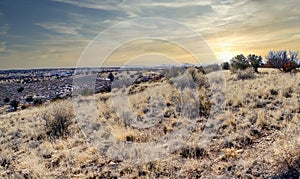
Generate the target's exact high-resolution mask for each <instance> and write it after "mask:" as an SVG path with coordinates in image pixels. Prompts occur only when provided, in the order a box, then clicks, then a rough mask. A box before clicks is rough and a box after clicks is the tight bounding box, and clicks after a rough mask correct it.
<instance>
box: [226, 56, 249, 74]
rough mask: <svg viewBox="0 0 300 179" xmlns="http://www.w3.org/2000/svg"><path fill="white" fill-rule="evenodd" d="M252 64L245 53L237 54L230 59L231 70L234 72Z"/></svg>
mask: <svg viewBox="0 0 300 179" xmlns="http://www.w3.org/2000/svg"><path fill="white" fill-rule="evenodd" d="M250 66H251V64H250V62H249V61H248V60H247V58H246V57H245V56H244V55H243V54H240V55H237V56H236V57H234V58H232V59H231V60H230V71H231V72H233V73H235V72H237V71H238V70H245V69H246V68H248V67H250Z"/></svg>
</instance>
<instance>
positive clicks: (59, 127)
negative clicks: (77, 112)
mask: <svg viewBox="0 0 300 179" xmlns="http://www.w3.org/2000/svg"><path fill="white" fill-rule="evenodd" d="M42 118H43V120H44V121H45V123H46V125H45V131H46V135H47V136H48V137H49V138H50V139H58V138H61V137H66V136H68V135H69V134H70V131H69V126H70V125H71V124H72V119H73V118H74V112H73V108H72V105H71V103H70V102H67V101H61V102H57V103H54V104H53V105H51V106H49V107H48V108H46V110H45V111H43V114H42Z"/></svg>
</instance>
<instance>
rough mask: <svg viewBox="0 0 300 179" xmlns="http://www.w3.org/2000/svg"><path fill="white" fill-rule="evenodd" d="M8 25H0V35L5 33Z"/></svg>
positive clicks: (8, 27)
mask: <svg viewBox="0 0 300 179" xmlns="http://www.w3.org/2000/svg"><path fill="white" fill-rule="evenodd" d="M9 29H10V26H9V25H8V24H3V25H0V35H7V33H8V31H9Z"/></svg>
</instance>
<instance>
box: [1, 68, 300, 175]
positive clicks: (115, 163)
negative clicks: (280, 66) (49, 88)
mask: <svg viewBox="0 0 300 179" xmlns="http://www.w3.org/2000/svg"><path fill="white" fill-rule="evenodd" d="M258 71H259V72H261V73H255V70H254V69H253V68H252V67H251V66H250V68H246V69H245V70H237V73H236V74H234V75H236V76H233V75H231V74H230V72H228V71H222V74H223V75H224V78H225V82H226V86H225V88H222V89H218V90H220V91H221V90H222V92H223V93H224V94H226V101H225V103H224V108H225V111H218V110H217V111H216V112H215V113H212V115H208V114H211V110H212V109H211V108H213V107H214V105H213V104H214V103H217V102H216V101H218V100H220V99H219V98H218V96H217V95H218V94H217V93H212V92H211V89H214V90H216V89H215V88H217V87H215V88H214V86H213V85H212V84H209V83H208V82H209V81H208V80H207V79H208V77H209V78H210V79H213V78H212V77H213V75H214V74H215V73H216V72H211V73H209V74H203V72H201V70H199V69H195V68H189V69H187V70H186V71H184V72H183V73H179V72H178V74H176V75H177V76H175V77H171V78H166V77H165V76H160V78H156V77H158V76H159V75H157V73H158V72H154V73H148V72H143V73H142V74H140V77H141V78H139V79H138V80H137V81H136V82H137V83H135V84H133V85H131V86H130V85H129V86H122V85H120V87H119V88H117V89H114V90H116V91H114V90H113V91H112V92H109V93H99V94H93V95H94V96H80V99H81V100H80V102H78V103H79V104H78V105H82V106H87V108H84V109H86V110H83V111H76V112H78V113H83V114H84V115H83V116H82V117H84V119H83V120H85V119H86V120H88V122H90V123H86V125H90V126H88V127H91V128H92V129H93V132H92V133H84V134H83V132H81V131H80V130H79V129H78V126H77V125H78V124H77V123H76V121H75V116H74V111H73V106H72V105H73V103H72V102H71V101H69V100H57V101H54V102H51V103H46V104H45V103H43V105H40V106H38V107H34V108H28V109H25V110H23V111H17V112H13V113H7V114H5V115H2V116H0V151H1V152H0V174H1V177H3V178H26V177H28V178H64V177H67V178H68V177H69V178H84V177H87V178H97V177H99V178H201V177H202V178H218V177H219V178H222V177H223V178H224V177H225V178H299V171H300V166H299V159H300V153H299V151H300V148H299V147H300V138H299V133H300V127H299V125H298V124H299V122H300V121H299V119H300V115H299V112H300V106H299V100H298V98H299V94H300V93H299V92H300V91H299V89H300V88H299V79H300V74H299V73H295V74H288V73H279V72H277V71H276V70H275V71H272V69H258ZM127 73H128V72H126V71H124V73H123V74H122V75H127V76H130V75H131V74H130V73H129V74H127ZM168 73H172V72H168ZM239 73H241V74H239ZM248 73H249V74H248ZM149 74H153V75H152V76H151V75H149ZM106 75H107V74H106ZM208 75H210V76H208ZM238 75H240V76H238ZM116 76H117V75H116ZM143 76H144V77H146V76H148V77H151V78H149V79H147V80H141V79H142V77H143ZM185 77H189V78H188V79H191V81H192V82H193V83H194V85H185V84H184V82H185V81H184V79H185ZM235 77H237V78H238V79H249V80H236V78H235ZM253 77H255V78H253ZM176 80H178V81H179V82H178V84H179V85H178V86H176ZM213 81H218V79H215V80H213ZM196 89H197V90H196ZM130 90H131V91H132V93H129V91H130ZM122 94H124V95H127V97H128V101H129V102H128V103H125V102H124V101H125V100H124V99H125V98H122ZM195 94H196V95H195ZM94 97H95V99H96V103H95V105H97V108H96V109H97V110H95V111H94V110H93V109H89V106H88V104H89V102H90V101H91V99H93V98H94ZM91 104H94V103H91ZM128 104H130V106H129V109H130V110H131V111H129V112H131V113H132V114H135V115H130V113H126V109H127V108H126V107H127V106H128ZM181 104H184V106H182V105H181ZM197 105H198V107H199V108H198V109H196V108H195V106H197ZM195 109H196V110H195ZM77 110H78V109H77ZM117 110H120V111H119V112H120V113H119V114H120V115H118V111H117ZM122 111H123V112H125V113H124V114H123V113H121V112H122ZM183 111H185V112H186V113H184V112H183ZM195 111H196V113H194V112H195ZM127 112H128V111H127ZM92 113H95V116H96V117H95V119H94V118H92V117H91V114H92ZM202 113H205V114H202ZM122 114H123V115H122ZM185 114H188V115H185ZM189 115H190V116H189ZM77 117H78V116H77ZM188 117H190V118H188ZM125 118H126V120H125ZM150 119H151V120H152V122H153V121H154V122H155V125H150V126H149V127H145V128H139V127H134V126H132V124H133V123H137V122H144V123H145V124H148V123H151V120H150ZM187 119H188V120H190V122H191V124H192V125H188V126H186V128H184V129H185V130H184V132H186V133H187V134H188V136H187V137H186V138H184V140H183V141H184V145H183V146H181V147H178V148H176V147H177V146H176V145H175V144H174V146H172V147H174V148H176V150H172V149H168V150H170V151H171V152H170V153H169V154H168V155H167V156H164V157H162V158H159V159H157V160H153V161H149V162H144V163H133V164H132V163H127V161H126V160H125V159H124V160H123V159H122V157H121V158H114V157H111V156H109V155H105V154H103V151H102V150H100V149H99V148H98V146H97V145H95V143H94V142H95V141H93V140H92V139H93V138H92V137H90V136H89V135H95V136H100V137H103V138H105V139H106V138H109V139H112V140H115V141H116V142H117V143H118V144H119V143H120V144H124V145H127V144H128V146H130V145H132V146H135V145H139V144H145V145H147V144H148V143H151V142H154V143H155V142H156V141H159V139H162V138H164V137H166V138H165V139H166V140H167V139H168V138H167V137H168V135H172V134H176V132H178V129H179V128H180V127H182V126H183V125H184V124H185V122H186V121H187ZM128 121H129V122H128ZM101 125H105V126H108V129H109V130H108V131H103V130H101ZM79 127H80V126H79ZM81 127H82V126H81ZM85 135H87V136H85ZM176 139H177V138H176ZM179 139H180V135H179V136H178V141H179ZM88 141H89V142H88ZM101 142H102V141H101ZM105 145H108V146H109V143H105ZM103 150H104V149H103ZM114 152H115V153H116V154H118V153H119V152H120V153H122V151H118V150H115V151H114ZM132 152H136V151H132ZM155 152H159V151H151V154H155ZM133 154H134V155H133V156H135V153H133ZM149 157H151V156H149ZM150 159H151V158H150Z"/></svg>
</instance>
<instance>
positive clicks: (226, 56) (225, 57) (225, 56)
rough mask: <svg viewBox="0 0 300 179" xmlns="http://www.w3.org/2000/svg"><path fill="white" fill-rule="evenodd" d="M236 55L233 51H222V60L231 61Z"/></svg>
mask: <svg viewBox="0 0 300 179" xmlns="http://www.w3.org/2000/svg"><path fill="white" fill-rule="evenodd" d="M233 56H234V55H233V54H232V53H231V52H221V53H220V60H223V61H229V60H231V59H232V57H233Z"/></svg>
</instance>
